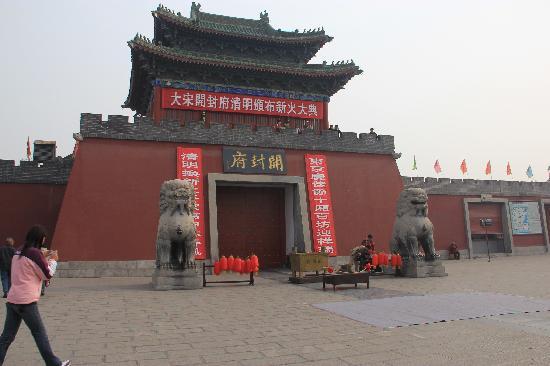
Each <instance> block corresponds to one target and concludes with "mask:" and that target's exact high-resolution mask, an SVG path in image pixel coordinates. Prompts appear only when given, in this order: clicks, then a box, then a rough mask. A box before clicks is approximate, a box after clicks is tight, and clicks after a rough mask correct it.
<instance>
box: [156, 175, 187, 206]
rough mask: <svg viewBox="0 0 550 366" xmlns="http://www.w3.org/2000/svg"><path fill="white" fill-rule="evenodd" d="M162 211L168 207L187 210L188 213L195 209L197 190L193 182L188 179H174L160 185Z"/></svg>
mask: <svg viewBox="0 0 550 366" xmlns="http://www.w3.org/2000/svg"><path fill="white" fill-rule="evenodd" d="M159 206H160V213H161V214H162V213H164V212H165V211H166V210H168V209H172V210H175V209H177V208H179V209H180V211H181V210H185V212H187V214H189V215H190V214H191V213H193V211H194V210H195V190H194V188H193V184H192V183H191V182H189V181H186V180H181V179H174V180H168V181H166V182H164V183H162V186H161V187H160V202H159Z"/></svg>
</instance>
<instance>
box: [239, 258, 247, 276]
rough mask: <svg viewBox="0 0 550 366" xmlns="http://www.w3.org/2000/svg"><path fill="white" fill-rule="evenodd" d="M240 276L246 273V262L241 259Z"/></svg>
mask: <svg viewBox="0 0 550 366" xmlns="http://www.w3.org/2000/svg"><path fill="white" fill-rule="evenodd" d="M240 273H241V274H245V273H246V260H244V258H243V259H241V271H240Z"/></svg>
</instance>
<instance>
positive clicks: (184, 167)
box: [177, 147, 206, 259]
mask: <svg viewBox="0 0 550 366" xmlns="http://www.w3.org/2000/svg"><path fill="white" fill-rule="evenodd" d="M177 154H178V159H177V160H178V166H177V177H178V179H182V180H187V181H189V182H191V183H192V184H193V187H194V188H195V212H194V213H193V219H194V222H195V226H196V228H197V247H196V248H195V258H196V259H206V238H205V236H204V233H205V228H204V191H203V174H202V150H201V149H199V148H183V147H178V148H177Z"/></svg>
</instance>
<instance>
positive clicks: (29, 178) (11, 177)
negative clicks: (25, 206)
mask: <svg viewBox="0 0 550 366" xmlns="http://www.w3.org/2000/svg"><path fill="white" fill-rule="evenodd" d="M72 166H73V158H72V156H71V155H69V156H67V157H65V158H56V159H54V160H50V161H44V162H40V161H21V162H20V165H18V166H17V165H15V161H14V160H0V183H30V184H67V181H68V180H69V175H70V174H71V168H72Z"/></svg>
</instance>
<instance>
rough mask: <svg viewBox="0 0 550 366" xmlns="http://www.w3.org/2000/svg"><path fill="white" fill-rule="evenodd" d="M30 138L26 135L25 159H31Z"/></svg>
mask: <svg viewBox="0 0 550 366" xmlns="http://www.w3.org/2000/svg"><path fill="white" fill-rule="evenodd" d="M31 155H32V154H31V139H30V137H29V136H27V160H29V161H30V160H31Z"/></svg>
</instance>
